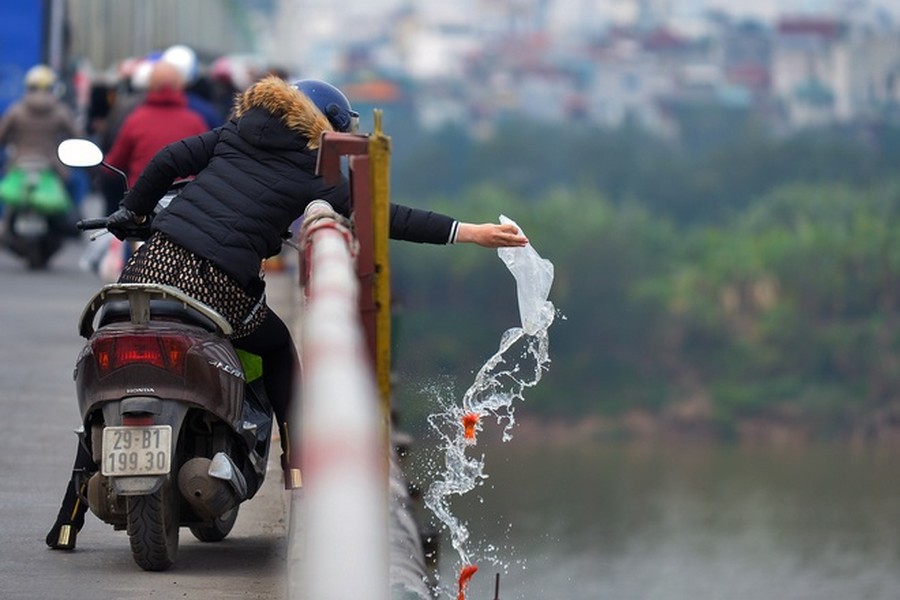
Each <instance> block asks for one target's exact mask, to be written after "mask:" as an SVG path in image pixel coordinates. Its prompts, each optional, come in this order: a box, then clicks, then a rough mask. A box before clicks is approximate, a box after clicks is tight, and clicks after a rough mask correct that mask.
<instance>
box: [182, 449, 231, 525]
mask: <svg viewBox="0 0 900 600" xmlns="http://www.w3.org/2000/svg"><path fill="white" fill-rule="evenodd" d="M212 463H213V461H211V460H210V459H208V458H204V457H197V458H192V459H191V460H189V461H187V462H186V463H184V466H182V467H181V470H180V471H178V489H179V490H180V491H181V495H182V496H184V499H185V500H187V502H188V504H190V505H191V508H193V509H194V512H195V513H196V514H197V516H198V517H200V518H202V519H215V518H217V517H220V516H222V515H224V514H225V513H226V512H228V511H229V510H231V509H232V508H234V507H235V506H237V504H238V502H239V501H240V499H239V498H238V495H237V494H236V493H235V490H234V488H233V487H232V485H231V484H230V483H229V482H228V481H226V480H223V479H219V478H217V477H213V476H212V475H210V465H212Z"/></svg>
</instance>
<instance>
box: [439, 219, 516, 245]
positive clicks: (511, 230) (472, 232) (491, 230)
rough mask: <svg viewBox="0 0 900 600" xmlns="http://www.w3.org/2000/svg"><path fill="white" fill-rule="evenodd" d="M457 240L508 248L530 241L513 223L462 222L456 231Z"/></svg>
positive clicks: (458, 241)
mask: <svg viewBox="0 0 900 600" xmlns="http://www.w3.org/2000/svg"><path fill="white" fill-rule="evenodd" d="M456 242H457V243H465V242H470V243H473V244H478V245H479V246H484V247H485V248H506V247H510V246H524V245H525V244H527V243H528V238H526V237H525V236H524V235H522V233H521V232H520V231H519V228H518V227H516V226H515V225H513V224H512V223H506V224H505V225H500V224H497V223H481V224H475V223H460V224H459V229H458V230H457V232H456Z"/></svg>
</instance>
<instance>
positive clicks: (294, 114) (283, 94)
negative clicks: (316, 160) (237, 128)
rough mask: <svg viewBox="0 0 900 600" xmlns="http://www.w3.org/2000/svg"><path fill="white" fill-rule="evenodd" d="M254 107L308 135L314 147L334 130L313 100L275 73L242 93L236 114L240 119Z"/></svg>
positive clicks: (299, 132) (236, 102) (311, 147)
mask: <svg viewBox="0 0 900 600" xmlns="http://www.w3.org/2000/svg"><path fill="white" fill-rule="evenodd" d="M254 108H261V109H263V110H265V111H266V112H268V113H269V114H271V115H272V116H273V117H274V118H276V119H278V120H279V121H281V122H282V123H283V124H284V125H285V126H286V127H287V128H288V129H289V130H291V131H294V132H296V133H298V134H300V135H302V136H303V137H305V138H307V140H309V143H308V144H307V146H306V147H307V148H309V149H310V150H314V149H316V148H318V147H319V140H320V138H321V136H322V132H323V131H334V128H333V127H332V126H331V124H330V123H329V122H328V119H326V118H325V115H323V114H322V113H321V112H320V111H319V109H318V108H316V105H315V104H313V102H312V100H310V99H309V98H307V97H306V96H305V95H303V93H302V92H300V90H298V89H297V88H295V87H294V86H292V85H291V84H289V83H288V82H286V81H284V80H283V79H281V78H280V77H277V76H274V75H270V76H268V77H265V78H263V79H261V80H259V81H258V82H256V83H254V84H253V85H251V86H250V87H249V88H247V89H246V90H245V91H244V92H243V93H242V94H239V95H238V96H237V98H235V102H234V112H233V116H234V118H236V119H240V118H241V117H243V116H244V115H245V114H247V113H248V112H249V111H250V110H252V109H254Z"/></svg>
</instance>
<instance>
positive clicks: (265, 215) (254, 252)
mask: <svg viewBox="0 0 900 600" xmlns="http://www.w3.org/2000/svg"><path fill="white" fill-rule="evenodd" d="M234 116H235V118H234V119H233V120H231V121H229V122H228V123H226V124H225V125H223V126H222V127H219V128H217V129H214V130H212V131H209V132H206V133H204V134H201V135H198V136H194V137H189V138H186V139H183V140H181V141H178V142H175V143H173V144H170V145H168V146H166V147H165V148H163V149H162V150H161V151H160V152H158V153H157V154H156V156H154V158H153V159H152V160H151V161H150V163H149V164H148V166H147V168H146V169H145V170H144V172H143V173H142V174H141V176H140V178H139V179H138V181H137V182H135V185H134V187H133V188H132V189H131V191H130V192H129V193H128V195H127V196H126V197H125V199H124V201H123V203H124V205H125V206H126V207H128V208H130V209H131V210H133V211H134V212H135V213H137V214H139V215H146V214H150V213H151V212H152V211H153V208H154V207H155V206H156V203H157V202H158V200H159V198H161V197H162V195H163V194H164V193H165V192H166V191H167V190H168V188H169V186H170V185H171V183H172V182H173V181H174V180H175V179H177V178H185V177H188V176H191V175H194V176H195V177H194V178H193V180H192V181H191V182H190V183H189V184H187V185H186V186H185V187H184V189H183V190H182V191H181V193H180V194H179V196H178V197H177V198H175V199H174V200H173V201H172V202H171V204H169V206H168V208H166V209H165V210H163V211H162V212H161V213H160V214H159V215H158V216H157V217H156V219H155V220H154V223H153V228H154V230H156V231H160V232H162V233H164V234H165V235H166V236H167V237H168V238H169V239H171V240H172V241H173V242H175V243H176V244H178V245H180V246H182V247H184V248H186V249H188V250H190V251H191V252H193V253H195V254H197V255H199V256H202V257H203V258H206V259H208V260H210V261H212V262H213V263H214V264H216V265H217V266H218V267H219V268H221V269H222V270H223V271H225V272H226V273H228V274H229V275H231V276H232V277H234V278H235V279H236V280H237V281H238V282H239V283H240V284H241V285H242V286H243V287H245V289H248V290H249V289H255V288H256V285H257V283H258V275H259V268H260V262H261V261H262V259H264V258H267V257H269V256H273V255H275V254H277V253H278V252H279V251H280V249H281V243H282V239H281V235H282V234H283V233H284V232H285V231H287V230H288V228H289V227H290V225H291V224H292V223H293V222H294V221H295V220H296V219H297V218H299V217H300V216H301V215H302V214H303V211H304V209H305V208H306V206H307V205H308V204H309V203H310V202H311V201H313V200H316V199H322V200H326V201H328V202H329V203H330V204H331V205H332V206H333V207H334V208H335V210H337V211H338V212H340V213H342V214H344V215H345V216H349V215H348V211H349V186H348V185H347V182H346V181H343V182H342V183H341V184H339V185H337V186H331V185H328V184H327V183H326V182H325V180H324V179H323V178H322V177H319V176H317V175H316V174H315V170H316V156H317V143H318V141H319V138H320V134H321V132H322V131H323V130H328V129H330V126H329V125H328V122H327V121H326V120H325V118H324V117H323V116H322V115H321V113H319V112H318V111H317V110H316V109H315V107H314V106H313V105H312V103H311V102H309V100H308V99H307V98H306V97H305V96H303V95H302V94H301V93H300V92H298V91H297V90H296V89H294V88H292V87H290V86H289V85H287V84H286V83H285V82H283V81H282V80H280V79H278V78H274V77H272V78H266V79H264V80H262V81H260V82H258V83H257V84H255V85H254V86H252V87H251V88H249V89H248V90H247V92H245V93H244V94H243V95H242V96H241V97H239V99H238V101H237V104H236V106H235V113H234ZM453 232H455V221H454V220H453V219H452V218H450V217H448V216H446V215H442V214H439V213H434V212H430V211H424V210H420V209H414V208H410V207H406V206H401V205H394V204H392V205H391V214H390V236H391V238H394V239H400V240H407V241H415V242H425V243H434V244H444V243H448V242H449V241H451V235H452V234H453Z"/></svg>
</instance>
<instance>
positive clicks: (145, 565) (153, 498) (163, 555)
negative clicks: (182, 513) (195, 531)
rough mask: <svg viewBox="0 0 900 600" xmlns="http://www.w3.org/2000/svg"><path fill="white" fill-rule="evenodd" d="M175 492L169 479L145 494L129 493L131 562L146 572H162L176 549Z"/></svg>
mask: <svg viewBox="0 0 900 600" xmlns="http://www.w3.org/2000/svg"><path fill="white" fill-rule="evenodd" d="M178 509H179V497H178V491H177V490H176V489H175V487H174V486H173V485H172V482H171V481H166V482H165V483H164V484H163V485H162V487H161V488H160V489H159V490H157V491H156V492H154V493H152V494H148V495H146V496H129V497H128V502H127V514H128V539H129V541H130V542H131V554H132V556H133V557H134V562H136V563H137V565H138V566H139V567H141V568H142V569H144V570H145V571H165V570H166V569H168V568H169V567H171V566H172V564H173V563H174V562H175V554H176V553H177V552H178V526H179V518H180V517H179V514H178Z"/></svg>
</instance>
